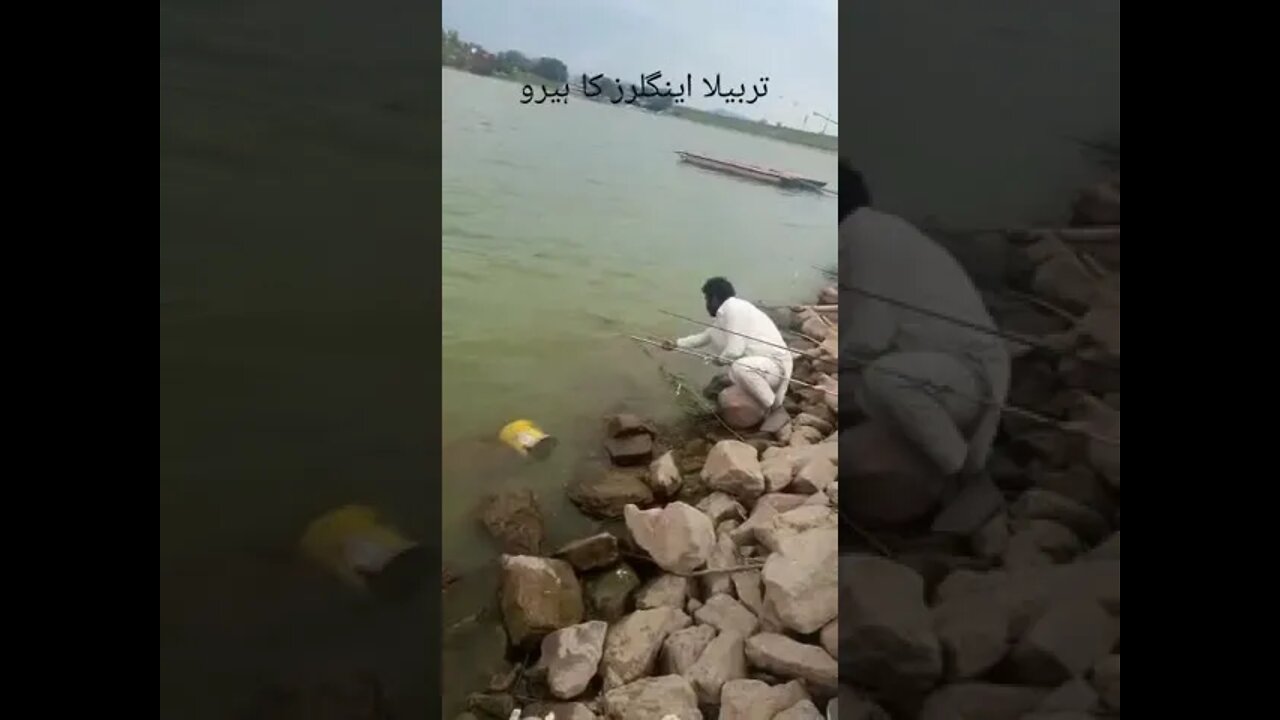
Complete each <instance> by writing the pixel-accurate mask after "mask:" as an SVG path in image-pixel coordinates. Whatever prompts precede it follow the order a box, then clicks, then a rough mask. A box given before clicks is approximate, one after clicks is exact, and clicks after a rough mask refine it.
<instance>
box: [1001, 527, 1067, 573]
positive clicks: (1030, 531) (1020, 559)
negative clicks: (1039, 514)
mask: <svg viewBox="0 0 1280 720" xmlns="http://www.w3.org/2000/svg"><path fill="white" fill-rule="evenodd" d="M1015 529H1016V531H1015V532H1014V533H1013V537H1011V538H1010V539H1009V547H1008V548H1006V550H1005V555H1004V564H1005V566H1006V567H1008V568H1010V569H1014V568H1018V567H1026V566H1031V565H1037V564H1052V563H1065V562H1070V561H1071V560H1072V559H1073V558H1075V556H1076V555H1079V554H1080V551H1081V550H1083V549H1084V545H1083V544H1082V543H1081V542H1080V538H1078V537H1076V534H1075V533H1073V532H1072V531H1071V529H1070V528H1068V527H1066V526H1065V525H1062V524H1061V523H1058V522H1055V521H1053V520H1021V521H1018V522H1017V523H1015ZM1040 554H1042V555H1044V556H1046V557H1048V558H1049V563H1041V562H1039V561H1032V560H1028V558H1029V557H1035V556H1037V555H1040Z"/></svg>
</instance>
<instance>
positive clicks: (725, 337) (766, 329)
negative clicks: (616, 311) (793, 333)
mask: <svg viewBox="0 0 1280 720" xmlns="http://www.w3.org/2000/svg"><path fill="white" fill-rule="evenodd" d="M714 325H715V327H711V328H707V329H706V330H704V331H703V332H700V333H698V334H697V335H690V336H688V337H683V338H680V339H679V340H677V341H676V346H677V347H680V348H683V349H686V350H703V351H704V352H706V351H708V350H709V351H710V352H711V353H712V354H715V355H717V356H718V357H720V358H721V359H722V360H725V361H728V362H729V363H731V364H730V365H729V380H730V381H732V382H733V384H734V385H737V386H738V387H740V388H742V389H743V390H745V391H746V392H747V394H749V395H750V396H751V397H752V398H753V399H754V400H755V401H756V402H757V403H759V404H760V407H762V408H764V409H765V410H772V409H776V408H780V407H782V401H783V399H784V398H785V397H786V394H787V385H788V384H790V382H791V370H792V357H791V351H790V350H787V349H786V347H787V342H786V340H784V339H783V338H782V333H781V332H780V331H779V330H778V326H777V325H775V324H774V323H773V320H771V319H769V316H768V315H766V314H764V312H763V311H761V310H760V309H759V308H757V307H756V306H755V305H752V304H751V303H749V302H747V301H746V300H742V299H739V298H729V299H728V300H725V301H724V302H723V303H722V304H721V305H720V309H719V310H717V311H716V320H715V323H714ZM726 331H728V332H726Z"/></svg>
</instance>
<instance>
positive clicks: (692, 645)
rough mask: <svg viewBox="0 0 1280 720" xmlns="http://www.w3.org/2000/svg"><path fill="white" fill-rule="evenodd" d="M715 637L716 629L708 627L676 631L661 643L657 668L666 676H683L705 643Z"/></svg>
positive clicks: (700, 652) (699, 654)
mask: <svg viewBox="0 0 1280 720" xmlns="http://www.w3.org/2000/svg"><path fill="white" fill-rule="evenodd" d="M715 636H716V629H715V628H713V627H711V626H710V625H694V626H692V627H687V628H684V629H683V630H676V631H675V632H673V633H671V634H670V635H668V636H667V639H666V640H665V641H664V642H663V643H662V653H661V655H659V659H658V666H659V668H660V669H661V671H662V672H663V673H664V674H667V675H684V674H685V673H686V672H688V670H689V668H691V667H693V664H694V663H696V662H697V661H698V658H699V657H701V656H702V651H703V650H705V649H706V647H707V643H710V642H711V640H712V639H714V638H715Z"/></svg>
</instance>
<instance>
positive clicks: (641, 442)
mask: <svg viewBox="0 0 1280 720" xmlns="http://www.w3.org/2000/svg"><path fill="white" fill-rule="evenodd" d="M604 449H605V451H606V452H608V453H609V459H610V460H612V461H613V464H614V465H617V466H619V467H634V466H637V465H647V464H649V461H650V460H652V459H653V436H651V435H648V434H645V433H641V434H638V435H627V436H624V437H614V438H608V439H606V440H605V441H604Z"/></svg>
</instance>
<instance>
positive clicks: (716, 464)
mask: <svg viewBox="0 0 1280 720" xmlns="http://www.w3.org/2000/svg"><path fill="white" fill-rule="evenodd" d="M702 479H703V480H704V481H706V483H707V487H710V488H711V489H712V490H720V491H722V492H726V493H728V494H730V495H733V496H734V497H736V498H738V499H740V500H744V501H746V502H752V501H754V500H755V499H756V498H758V497H760V496H761V495H762V494H764V491H765V482H764V473H763V472H762V471H761V469H760V459H759V456H758V454H757V453H756V449H755V448H753V447H751V446H750V445H748V444H746V443H744V442H740V441H738V440H721V441H720V442H718V443H716V444H715V447H713V448H711V452H710V453H708V454H707V461H706V463H705V464H704V465H703V466H702Z"/></svg>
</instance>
